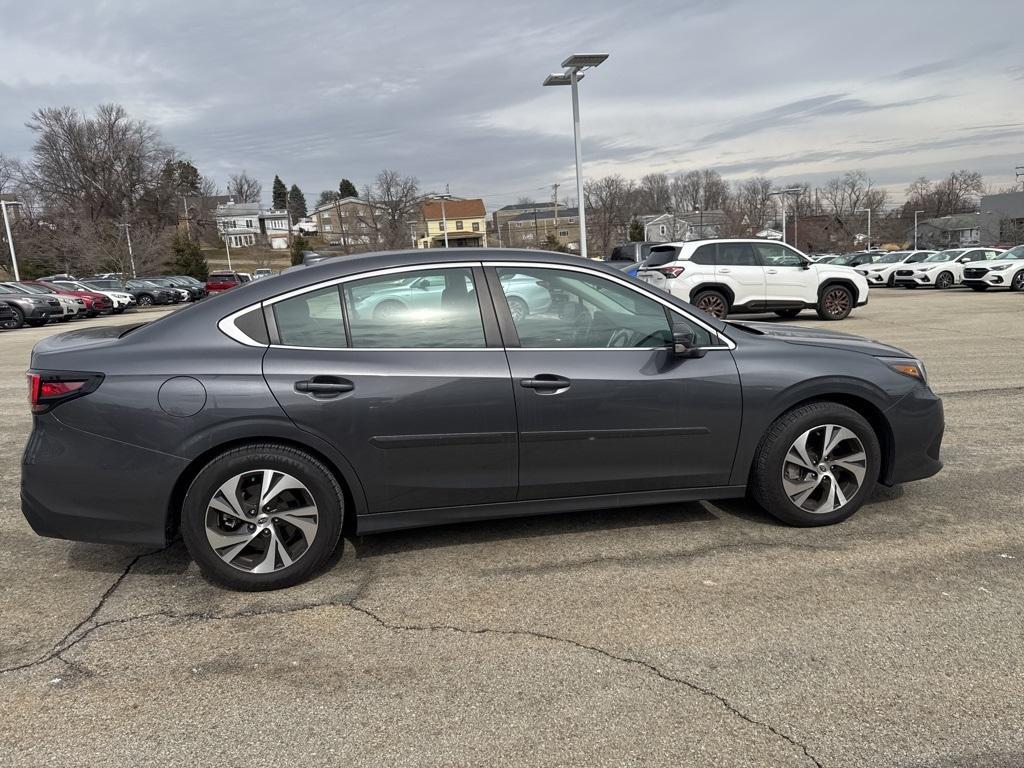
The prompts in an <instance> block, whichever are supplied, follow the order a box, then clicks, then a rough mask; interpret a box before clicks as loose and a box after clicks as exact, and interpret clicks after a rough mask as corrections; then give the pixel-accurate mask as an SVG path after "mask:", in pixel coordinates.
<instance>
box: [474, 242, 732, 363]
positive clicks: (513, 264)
mask: <svg viewBox="0 0 1024 768" xmlns="http://www.w3.org/2000/svg"><path fill="white" fill-rule="evenodd" d="M484 266H485V267H520V268H521V267H524V266H526V267H536V268H540V269H565V270H569V271H570V272H583V273H585V274H588V275H595V276H597V277H601V278H604V279H605V280H610V281H612V282H613V283H618V284H619V285H621V286H623V287H624V288H628V289H629V290H631V291H635V292H636V293H639V294H640V295H641V296H645V297H647V298H649V299H653V300H654V301H656V302H658V303H659V304H661V305H662V306H664V307H666V308H667V309H669V310H670V311H672V312H675V313H676V314H677V315H679V316H680V317H683V318H685V319H686V320H689V321H690V322H692V323H695V324H697V325H699V326H700V327H701V328H703V329H704V330H706V331H707V332H708V333H710V334H711V335H712V336H714V337H716V338H718V339H720V340H722V341H724V342H725V345H724V346H713V347H703V349H706V350H709V351H710V350H715V349H736V342H734V341H733V340H732V339H730V338H729V337H728V336H726V335H725V334H724V333H722V332H721V331H719V330H717V329H715V328H712V327H711V326H710V325H708V324H707V323H705V322H703V321H702V320H700V319H698V318H696V317H694V316H693V315H691V314H689V313H688V312H686V310H683V309H680V308H679V307H677V306H676V305H675V304H672V303H671V302H668V301H666V300H665V299H663V298H661V297H660V296H655V295H654V294H653V293H648V292H647V291H645V290H643V289H642V288H640V287H639V286H636V285H633V284H632V283H630V282H629V281H628V280H623V279H622V278H619V277H616V276H615V275H608V274H605V273H604V272H598V271H596V270H593V269H587V268H586V267H577V266H575V265H572V264H547V263H537V262H533V261H488V262H484ZM509 349H528V348H527V347H509ZM529 349H540V347H529ZM543 349H560V350H563V351H564V350H565V349H567V347H544V348H543ZM580 349H589V350H594V349H638V347H580ZM645 349H646V347H645ZM650 349H665V347H650Z"/></svg>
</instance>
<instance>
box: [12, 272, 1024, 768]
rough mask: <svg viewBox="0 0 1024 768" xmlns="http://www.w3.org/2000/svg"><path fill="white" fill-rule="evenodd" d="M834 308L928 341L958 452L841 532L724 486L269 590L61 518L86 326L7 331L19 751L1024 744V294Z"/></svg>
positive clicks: (451, 537)
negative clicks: (44, 461) (51, 428)
mask: <svg viewBox="0 0 1024 768" xmlns="http://www.w3.org/2000/svg"><path fill="white" fill-rule="evenodd" d="M803 317H806V318H807V319H806V320H801V321H800V322H807V323H810V324H814V325H828V327H830V328H833V329H838V330H843V331H848V332H851V333H857V334H861V335H865V336H869V337H872V338H876V339H879V340H882V341H885V342H889V343H893V344H896V345H898V346H902V347H905V348H907V349H909V350H910V351H911V352H913V353H914V354H916V355H918V356H919V357H920V358H922V359H923V360H924V362H925V364H926V366H927V369H928V373H929V376H930V379H931V384H932V387H933V389H934V390H935V391H936V392H938V393H939V394H940V395H942V396H943V398H944V400H945V406H946V419H947V431H946V440H945V445H944V460H945V462H946V468H945V470H944V471H943V472H942V473H940V474H939V475H938V476H936V477H934V478H932V479H929V480H926V481H922V482H919V483H914V484H910V485H907V486H906V487H903V488H895V489H887V490H883V491H880V492H879V493H877V494H876V497H875V499H874V500H873V502H872V503H871V504H870V505H869V506H867V507H865V508H864V509H862V510H861V511H860V512H859V513H858V514H857V515H855V516H854V517H853V518H852V519H851V520H849V521H848V522H846V523H844V524H842V525H840V526H835V527H831V528H819V529H809V530H801V529H793V528H787V527H783V526H781V525H778V524H776V523H775V522H774V521H773V520H772V519H770V518H768V517H767V516H766V515H764V514H762V513H760V512H759V511H757V510H756V509H755V508H753V507H752V506H751V505H749V504H747V503H743V502H720V503H715V504H711V503H701V504H696V503H695V504H680V505H671V506H662V507H655V508H644V509H634V510H625V511H622V510H619V511H613V512H606V513H582V514H567V515H560V516H552V517H542V518H530V519H524V520H514V521H497V522H488V523H474V524H467V525H462V526H449V527H444V528H435V529H428V530H420V531H411V532H402V533H392V534H383V535H377V536H372V537H363V538H362V539H359V540H347V541H345V543H344V546H343V549H342V551H341V554H340V557H339V559H338V561H337V563H336V564H335V565H334V566H333V568H332V569H331V570H330V571H328V572H327V573H325V574H324V575H322V576H321V577H319V578H317V579H315V580H314V581H312V582H310V583H307V584H303V585H300V586H298V587H295V588H292V589H290V590H286V591H282V592H276V593H263V594H239V593H231V592H226V591H223V590H221V589H218V588H215V587H213V586H211V585H209V584H207V583H206V582H205V581H204V580H203V579H202V578H200V576H199V574H198V571H197V569H196V568H195V566H193V565H192V564H191V563H190V561H189V559H188V557H187V556H186V554H185V551H184V548H183V547H182V545H181V544H180V543H176V544H173V545H172V546H170V547H169V548H167V549H165V550H160V551H153V550H143V549H132V548H120V547H110V546H98V545H87V544H78V543H71V542H65V541H56V540H51V539H43V538H40V537H37V536H36V535H35V534H34V533H33V532H32V531H31V529H30V528H29V526H28V524H27V523H26V522H25V521H24V519H23V518H22V516H21V512H20V509H19V502H18V485H19V461H20V455H21V449H22V446H23V445H24V442H25V439H26V436H27V434H28V431H29V428H30V414H29V409H28V405H27V402H26V392H25V389H26V388H25V383H24V376H23V374H24V370H25V368H26V367H27V365H28V356H29V351H30V349H31V346H32V344H33V343H34V342H36V341H37V340H39V339H41V338H43V337H44V336H46V335H48V334H51V333H54V332H59V331H63V330H65V329H66V328H65V327H58V328H53V327H50V328H40V329H24V330H20V331H12V332H6V333H0V418H2V423H3V425H4V433H3V434H4V439H3V440H2V441H0V479H2V483H0V580H2V593H0V599H2V616H3V621H2V622H0V668H2V670H3V672H2V674H0V713H2V715H3V726H2V727H0V765H4V766H39V765H61V766H76V765H81V766H123V765H133V766H148V765H167V764H169V763H171V762H175V763H178V764H185V765H275V766H279V765H302V766H320V765H324V766H328V765H329V766H336V765H388V766H439V765H450V766H455V765H486V766H493V765H529V766H563V765H581V766H592V765H614V766H641V765H642V766H656V765H658V766H660V765H664V766H686V765H700V766H814V765H820V766H829V767H832V766H890V765H894V766H907V767H911V766H913V767H915V768H918V767H920V768H924V767H925V766H943V767H946V766H975V767H979V768H980V767H988V766H1004V765H1005V766H1020V765H1022V764H1024V727H1022V725H1021V724H1022V723H1024V674H1022V669H1021V661H1020V658H1021V648H1022V646H1024V589H1022V584H1024V534H1022V530H1021V528H1022V526H1021V523H1022V512H1024V503H1022V496H1024V494H1022V491H1024V472H1022V471H1021V464H1020V447H1021V445H1022V438H1021V429H1022V423H1024V420H1022V415H1024V406H1022V399H1024V354H1022V350H1024V296H1022V295H1020V294H1009V293H991V292H989V293H984V294H976V293H973V292H971V291H966V290H952V291H946V292H934V291H923V290H922V291H903V290H875V291H872V294H871V303H870V304H869V305H868V306H867V307H865V308H862V309H859V310H856V311H855V312H854V314H853V315H852V316H851V317H850V318H849V319H848V320H846V321H843V322H842V323H838V324H836V323H830V324H824V323H819V322H818V321H817V320H815V319H813V318H814V315H813V313H810V312H807V313H804V316H803ZM136 318H137V315H135V316H133V315H128V316H124V317H121V318H116V319H112V318H101V319H98V320H95V321H85V322H82V323H76V324H75V326H76V327H78V326H81V325H85V324H87V323H129V322H134V321H136ZM55 482H59V478H56V479H55Z"/></svg>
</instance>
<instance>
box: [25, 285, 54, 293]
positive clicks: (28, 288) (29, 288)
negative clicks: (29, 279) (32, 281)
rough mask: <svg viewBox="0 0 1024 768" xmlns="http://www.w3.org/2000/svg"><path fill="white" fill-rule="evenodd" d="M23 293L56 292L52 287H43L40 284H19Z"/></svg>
mask: <svg viewBox="0 0 1024 768" xmlns="http://www.w3.org/2000/svg"><path fill="white" fill-rule="evenodd" d="M19 287H20V288H21V289H22V290H23V291H25V293H56V291H55V290H53V289H52V288H43V286H41V285H22V286H19Z"/></svg>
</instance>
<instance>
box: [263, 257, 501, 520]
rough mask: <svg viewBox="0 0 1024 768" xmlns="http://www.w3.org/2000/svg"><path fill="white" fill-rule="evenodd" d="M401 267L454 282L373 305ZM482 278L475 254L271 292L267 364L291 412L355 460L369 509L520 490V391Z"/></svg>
mask: <svg viewBox="0 0 1024 768" xmlns="http://www.w3.org/2000/svg"><path fill="white" fill-rule="evenodd" d="M396 277H404V278H411V279H413V280H416V279H421V278H427V279H428V281H436V280H441V281H442V283H443V284H444V285H445V286H446V287H445V288H444V290H443V291H442V292H441V295H440V297H439V298H438V301H437V303H436V304H431V305H429V306H425V305H419V306H409V307H407V308H406V309H405V310H404V311H401V312H395V313H389V314H388V315H387V316H385V317H381V316H380V315H379V314H378V315H377V316H375V315H374V313H373V311H372V308H374V307H377V306H379V302H378V301H377V298H378V294H387V295H393V294H394V292H395V291H394V287H395V284H396V279H395V278H396ZM482 280H483V277H482V272H481V271H480V268H479V266H476V267H475V268H474V265H472V264H456V265H445V266H443V267H442V266H438V267H417V268H415V269H411V270H410V269H408V268H406V269H402V270H389V271H386V272H385V273H375V274H374V275H372V276H357V277H355V278H351V279H346V280H344V281H342V282H340V283H338V282H337V281H335V283H333V284H330V285H326V286H323V287H314V289H312V290H307V291H305V292H303V293H300V294H298V295H294V296H289V295H286V296H285V297H282V298H281V299H279V300H275V301H273V302H271V303H269V305H270V312H269V313H268V319H269V320H270V321H271V325H272V328H271V331H272V338H271V342H272V343H271V346H270V348H269V349H268V350H267V353H266V356H265V357H264V360H263V370H264V376H265V378H266V380H267V382H268V384H269V385H270V388H271V390H272V391H273V393H274V395H275V397H276V398H277V400H278V402H279V403H280V404H281V407H282V408H283V409H284V410H285V412H286V413H287V414H288V416H289V417H290V418H291V419H292V421H294V422H295V424H296V425H297V426H299V427H300V428H301V429H304V430H306V431H308V432H310V433H312V434H315V435H317V436H319V437H321V438H322V439H324V440H327V441H328V442H330V443H332V444H333V445H335V446H336V447H337V449H338V450H339V451H340V452H341V453H342V454H343V455H344V456H345V457H346V458H347V459H348V461H349V462H350V463H351V464H352V466H353V467H354V469H355V471H356V474H357V475H358V477H359V479H360V482H361V483H362V486H363V490H364V492H365V494H366V497H367V501H368V504H369V507H370V511H371V512H391V511H398V510H414V509H428V508H434V507H451V506H461V505H466V504H487V503H493V502H503V501H511V500H513V499H514V498H515V491H516V462H517V448H516V414H515V403H514V400H513V396H512V385H511V379H510V376H509V369H508V362H507V360H506V359H505V352H504V350H503V349H502V347H501V341H500V337H499V335H498V333H497V326H496V323H495V319H494V310H493V307H492V306H491V304H490V298H489V296H488V297H487V301H486V302H484V306H483V307H481V304H480V302H478V296H479V292H478V290H477V286H478V285H479V284H480V281H482ZM429 284H432V283H429ZM485 324H486V326H487V330H486V331H485Z"/></svg>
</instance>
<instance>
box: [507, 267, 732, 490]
mask: <svg viewBox="0 0 1024 768" xmlns="http://www.w3.org/2000/svg"><path fill="white" fill-rule="evenodd" d="M487 271H488V283H489V285H490V288H491V293H492V295H493V296H494V303H495V308H496V309H497V311H498V316H499V321H500V322H501V323H502V335H503V337H504V339H505V343H506V351H507V354H508V364H509V368H510V370H511V372H512V384H513V386H512V389H513V390H514V392H515V400H516V407H517V411H518V417H519V495H518V498H519V499H547V498H562V497H569V496H588V495H595V494H608V493H629V492H637V491H653V490H661V489H670V488H692V487H701V486H714V485H720V484H725V483H727V482H728V477H729V472H730V469H731V466H732V460H733V455H734V451H735V448H736V440H737V435H738V430H739V426H740V417H741V411H742V402H741V398H740V387H739V377H738V374H737V371H736V365H735V363H734V362H733V359H732V355H731V353H730V352H729V349H728V346H727V344H726V343H725V342H723V340H722V339H720V338H719V337H718V336H717V334H715V333H714V332H713V331H712V330H711V329H709V328H708V327H707V326H704V325H702V324H701V323H700V322H698V321H697V320H695V319H694V318H690V317H688V316H686V315H684V314H682V313H681V312H679V313H676V312H672V311H667V307H666V304H665V303H664V302H663V301H662V300H658V299H655V298H653V297H652V296H651V295H650V294H648V293H645V292H641V291H639V290H637V289H635V288H633V287H632V286H630V284H629V283H628V282H627V281H625V280H618V279H615V278H612V277H610V276H605V275H602V274H600V273H595V272H593V271H591V270H588V269H586V268H582V267H579V268H574V267H568V266H557V267H555V266H552V265H539V264H513V263H509V264H498V265H495V266H493V267H487ZM524 280H531V281H533V282H535V283H536V284H537V285H538V287H540V288H541V289H543V290H545V291H547V292H548V293H549V296H550V298H549V300H548V301H547V308H546V309H544V310H542V311H536V312H530V313H529V314H527V315H524V316H521V317H518V318H514V317H513V315H512V313H511V312H510V311H509V308H508V305H507V303H506V300H505V295H506V289H505V286H506V285H511V284H514V283H516V282H522V281H524ZM670 318H672V319H674V321H675V322H676V323H678V324H679V325H680V326H685V328H686V329H687V330H688V331H692V332H693V333H694V336H695V340H696V342H697V343H698V344H699V345H700V346H704V347H708V348H710V350H709V351H708V352H707V354H706V355H705V356H704V357H702V358H693V359H682V358H681V357H677V356H675V355H674V354H673V352H672V350H671V347H670V346H669V341H670V339H671V326H670Z"/></svg>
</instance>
